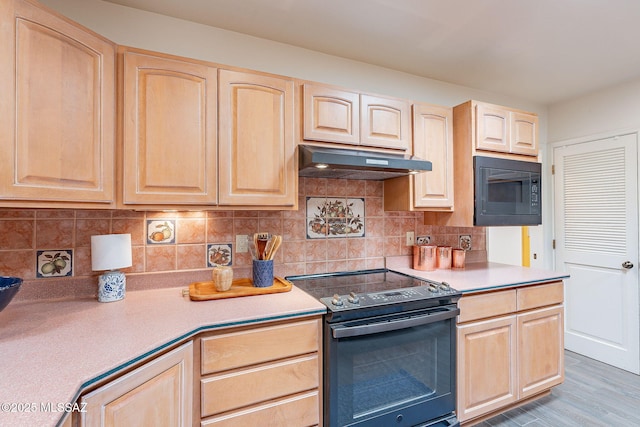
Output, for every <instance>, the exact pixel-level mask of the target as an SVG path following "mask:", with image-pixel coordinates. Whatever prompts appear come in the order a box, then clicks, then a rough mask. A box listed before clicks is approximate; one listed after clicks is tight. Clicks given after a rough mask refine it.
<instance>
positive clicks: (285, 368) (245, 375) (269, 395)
mask: <svg viewBox="0 0 640 427" xmlns="http://www.w3.org/2000/svg"><path fill="white" fill-rule="evenodd" d="M318 385H319V365H318V355H317V354H314V355H312V356H304V357H299V358H296V359H289V360H286V361H282V362H278V363H273V364H269V365H262V366H259V367H256V368H251V369H246V370H242V371H236V372H233V373H230V374H221V375H216V376H212V377H209V378H205V379H203V380H201V387H202V390H201V392H202V402H201V403H202V416H203V417H207V416H209V415H213V414H217V413H220V412H224V411H230V410H232V409H238V408H242V407H245V406H249V405H255V404H258V403H262V402H266V401H269V400H272V399H277V398H279V397H284V396H287V395H290V394H294V393H299V392H302V391H307V390H312V389H314V388H318Z"/></svg>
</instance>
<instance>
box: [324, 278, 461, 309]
mask: <svg viewBox="0 0 640 427" xmlns="http://www.w3.org/2000/svg"><path fill="white" fill-rule="evenodd" d="M458 294H459V292H458V291H457V290H455V289H453V288H452V287H451V286H449V284H448V283H446V282H441V283H435V282H424V285H423V286H415V287H411V288H403V289H394V290H391V291H380V292H371V293H360V294H357V293H355V292H350V293H349V294H348V295H338V294H335V295H333V296H332V297H326V298H320V301H322V302H323V303H324V304H325V305H326V306H327V307H329V309H331V310H332V311H343V310H353V309H357V308H365V307H375V306H379V305H387V304H393V303H400V302H408V301H418V300H425V299H432V298H444V297H451V296H453V295H458Z"/></svg>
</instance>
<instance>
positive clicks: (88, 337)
mask: <svg viewBox="0 0 640 427" xmlns="http://www.w3.org/2000/svg"><path fill="white" fill-rule="evenodd" d="M182 289H183V288H169V289H155V290H145V291H134V292H127V295H126V298H125V299H124V300H122V301H116V302H112V303H99V302H98V301H97V300H95V299H72V300H71V299H69V300H51V301H42V300H40V301H31V302H28V301H25V302H14V303H12V304H9V306H8V307H6V308H5V309H4V310H3V311H2V312H0V384H1V385H0V405H1V406H0V426H12V427H17V426H49V425H55V424H56V423H57V422H58V421H60V420H61V419H62V417H63V415H64V413H61V412H47V411H42V410H41V408H42V406H41V405H46V404H48V403H51V404H52V406H53V407H54V408H55V407H56V405H57V404H59V403H62V404H65V403H73V402H75V400H76V399H77V397H78V395H79V393H80V392H81V391H82V390H83V389H85V388H86V387H87V386H90V385H92V384H93V383H95V382H96V381H99V380H101V379H104V378H107V377H109V376H111V375H113V374H114V373H117V372H118V371H120V370H121V369H122V368H124V367H127V366H129V365H131V364H132V363H136V362H138V361H141V360H144V359H146V358H148V357H153V356H154V355H155V354H156V353H158V352H160V351H162V350H163V349H165V348H167V347H168V346H171V345H173V344H176V343H178V342H180V341H183V340H185V339H187V338H189V337H191V336H193V335H195V334H196V333H199V332H202V331H206V330H211V329H217V328H224V327H231V326H237V325H242V324H251V323H257V322H265V321H270V320H280V319H286V318H295V317H302V316H306V315H314V314H315V315H317V314H322V313H324V312H325V311H326V309H325V307H324V305H322V304H321V303H320V302H318V301H317V300H316V299H315V298H313V297H311V296H309V295H307V294H306V293H305V292H303V291H301V290H300V289H298V288H296V287H295V286H294V287H293V289H292V290H291V291H290V292H284V293H276V294H270V295H256V296H251V297H242V298H228V299H221V300H215V301H191V300H190V299H189V298H188V297H183V296H182ZM45 407H46V406H45ZM11 410H16V411H17V412H8V411H11Z"/></svg>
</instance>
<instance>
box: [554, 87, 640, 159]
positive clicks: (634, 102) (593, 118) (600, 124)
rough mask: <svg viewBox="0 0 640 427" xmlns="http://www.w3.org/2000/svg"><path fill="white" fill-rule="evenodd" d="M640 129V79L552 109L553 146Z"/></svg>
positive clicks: (563, 103)
mask: <svg viewBox="0 0 640 427" xmlns="http://www.w3.org/2000/svg"><path fill="white" fill-rule="evenodd" d="M638 127H640V79H635V80H632V81H629V82H626V83H623V84H620V85H616V86H612V87H609V88H606V89H602V90H599V91H594V92H592V93H590V94H587V95H585V96H582V97H579V98H575V99H572V100H569V101H565V102H560V103H556V104H553V105H550V106H549V127H548V141H549V142H558V141H565V140H571V139H576V138H580V137H586V136H594V135H601V134H604V133H607V132H616V131H621V130H628V129H632V128H633V129H637V128H638ZM552 154H553V153H552V152H551V153H549V155H550V156H551V155H552Z"/></svg>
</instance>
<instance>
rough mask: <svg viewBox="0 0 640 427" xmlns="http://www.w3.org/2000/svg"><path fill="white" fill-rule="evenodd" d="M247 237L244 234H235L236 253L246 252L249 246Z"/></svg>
mask: <svg viewBox="0 0 640 427" xmlns="http://www.w3.org/2000/svg"><path fill="white" fill-rule="evenodd" d="M247 238H248V236H247V235H246V234H237V235H236V253H237V254H241V253H244V252H247V251H248V250H249V247H248V246H247Z"/></svg>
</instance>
